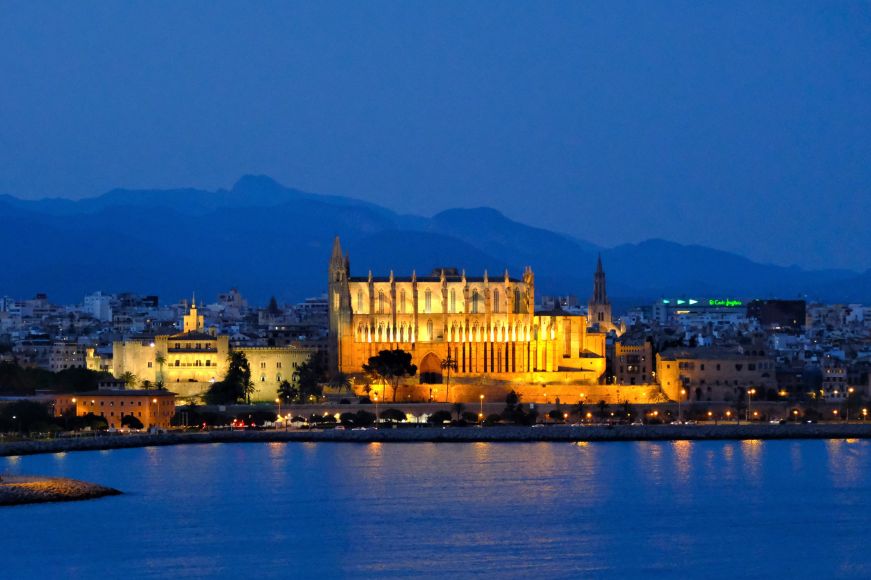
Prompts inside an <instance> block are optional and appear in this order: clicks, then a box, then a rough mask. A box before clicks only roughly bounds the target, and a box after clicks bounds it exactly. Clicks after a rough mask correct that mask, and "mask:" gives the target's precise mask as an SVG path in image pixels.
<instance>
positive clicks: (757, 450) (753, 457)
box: [741, 439, 764, 484]
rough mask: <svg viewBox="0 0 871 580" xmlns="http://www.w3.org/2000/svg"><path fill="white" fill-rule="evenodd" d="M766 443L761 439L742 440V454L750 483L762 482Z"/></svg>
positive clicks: (745, 471) (745, 473)
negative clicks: (764, 446) (763, 453)
mask: <svg viewBox="0 0 871 580" xmlns="http://www.w3.org/2000/svg"><path fill="white" fill-rule="evenodd" d="M763 445H764V443H763V442H762V441H761V440H759V439H744V440H743V441H741V456H742V462H743V467H744V475H745V476H746V478H747V480H748V483H753V484H759V483H760V470H761V463H762V449H763Z"/></svg>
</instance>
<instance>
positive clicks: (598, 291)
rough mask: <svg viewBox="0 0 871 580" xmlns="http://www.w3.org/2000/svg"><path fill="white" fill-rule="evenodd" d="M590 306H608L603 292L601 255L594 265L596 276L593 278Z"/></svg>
mask: <svg viewBox="0 0 871 580" xmlns="http://www.w3.org/2000/svg"><path fill="white" fill-rule="evenodd" d="M591 303H592V304H608V293H607V292H606V290H605V270H604V269H603V268H602V254H599V259H598V261H597V263H596V274H595V275H594V276H593V299H592V301H591Z"/></svg>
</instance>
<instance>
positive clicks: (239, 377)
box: [224, 350, 254, 405]
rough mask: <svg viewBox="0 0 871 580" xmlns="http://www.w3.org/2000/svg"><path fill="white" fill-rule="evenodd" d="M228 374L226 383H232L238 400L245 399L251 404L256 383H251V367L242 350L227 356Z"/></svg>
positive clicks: (233, 351)
mask: <svg viewBox="0 0 871 580" xmlns="http://www.w3.org/2000/svg"><path fill="white" fill-rule="evenodd" d="M227 362H228V363H229V365H228V366H227V374H226V375H225V376H224V382H227V383H230V385H231V386H232V388H233V390H234V391H235V392H236V393H237V396H236V399H237V400H238V399H244V401H245V402H246V403H248V404H249V405H250V404H251V395H252V394H253V393H254V383H253V382H252V381H251V365H250V364H248V358H247V357H246V356H245V353H244V352H242V351H241V350H231V351H230V353H229V354H228V355H227Z"/></svg>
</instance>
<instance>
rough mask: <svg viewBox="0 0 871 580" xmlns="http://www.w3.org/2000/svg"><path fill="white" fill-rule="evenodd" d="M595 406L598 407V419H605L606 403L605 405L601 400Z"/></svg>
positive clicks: (606, 414)
mask: <svg viewBox="0 0 871 580" xmlns="http://www.w3.org/2000/svg"><path fill="white" fill-rule="evenodd" d="M597 406H598V407H599V418H600V419H604V418H605V417H607V416H608V403H606V402H605V401H604V399H603V400H601V401H599V402H598V403H597Z"/></svg>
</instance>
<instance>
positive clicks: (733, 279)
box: [0, 176, 871, 303]
mask: <svg viewBox="0 0 871 580" xmlns="http://www.w3.org/2000/svg"><path fill="white" fill-rule="evenodd" d="M337 234H338V235H340V236H341V238H342V245H343V247H344V248H345V250H346V251H348V252H350V257H351V270H352V273H354V274H356V275H365V274H366V272H367V271H368V270H369V269H372V270H373V271H374V272H375V273H381V274H385V273H386V272H387V271H388V270H389V269H393V270H395V271H396V273H397V274H398V275H408V274H410V272H411V270H412V269H416V270H417V271H418V273H428V272H429V271H430V270H431V269H432V268H434V267H436V266H446V265H455V266H457V267H459V268H465V269H466V271H467V272H469V273H470V274H480V273H481V272H482V271H483V270H484V269H485V268H486V269H488V270H489V271H490V273H491V274H493V275H499V274H501V273H502V271H503V270H504V269H505V268H508V269H509V270H510V271H512V272H513V273H514V274H519V273H520V271H521V269H522V268H523V266H526V265H530V266H532V267H533V269H534V270H535V274H536V286H537V291H538V292H539V293H561V294H565V293H572V294H577V295H578V296H579V297H581V299H584V300H585V299H586V298H587V296H588V294H589V292H590V291H591V288H592V273H593V270H594V267H595V260H596V256H597V254H598V253H601V254H602V257H603V260H604V263H605V269H606V272H607V275H608V290H609V293H610V295H611V296H612V297H613V298H614V299H615V300H619V299H621V298H624V299H630V298H631V299H632V300H652V299H655V298H657V297H659V296H663V295H678V294H684V295H718V296H720V295H724V296H725V295H728V296H740V297H744V298H753V297H775V296H777V297H785V298H789V297H796V296H800V295H802V296H804V295H807V296H809V297H811V298H816V299H823V300H827V301H866V302H868V301H871V271H869V272H865V273H862V274H860V273H856V272H850V271H844V270H824V271H807V270H803V269H800V268H794V267H793V268H784V267H780V266H773V265H766V264H759V263H755V262H752V261H751V260H748V259H746V258H743V257H741V256H738V255H735V254H731V253H728V252H723V251H719V250H714V249H710V248H705V247H701V246H684V245H680V244H675V243H672V242H667V241H663V240H648V241H645V242H642V243H639V244H626V245H622V246H618V247H616V248H611V249H606V248H599V247H597V246H596V245H595V244H592V243H589V242H586V241H583V240H581V239H579V238H575V237H572V236H568V235H563V234H559V233H555V232H551V231H548V230H545V229H541V228H535V227H531V226H527V225H525V224H522V223H519V222H516V221H513V220H510V219H508V218H506V217H505V216H504V215H502V214H501V213H499V212H498V211H496V210H494V209H491V208H475V209H450V210H447V211H443V212H441V213H438V214H436V215H435V216H432V217H423V216H413V215H401V214H398V213H396V212H394V211H392V210H390V209H387V208H384V207H381V206H378V205H375V204H371V203H367V202H363V201H360V200H355V199H351V198H347V197H342V196H337V195H320V194H314V193H307V192H303V191H299V190H296V189H292V188H288V187H284V186H283V185H281V184H279V183H277V182H275V181H274V180H272V179H270V178H268V177H264V176H244V177H242V178H241V179H240V180H239V181H238V182H237V183H236V184H235V185H234V186H233V187H232V188H231V189H229V190H224V189H221V190H218V191H204V190H198V189H173V190H122V189H116V190H112V191H110V192H108V193H105V194H103V195H101V196H99V197H94V198H88V199H83V200H78V201H71V200H61V199H44V200H37V201H30V200H21V199H18V198H15V197H12V196H0V243H2V244H3V245H2V247H4V248H6V251H5V252H3V254H2V256H0V295H9V296H16V297H26V296H29V295H32V294H34V293H36V292H39V291H44V292H47V293H48V294H49V296H50V298H52V299H54V300H56V301H60V302H78V301H81V299H82V296H83V295H84V294H86V293H90V292H93V291H95V290H98V289H101V290H104V291H107V292H119V291H128V290H129V291H133V292H139V293H158V294H160V295H161V296H162V297H163V298H164V299H165V300H175V299H177V298H179V297H182V296H187V295H189V294H190V293H191V292H192V291H194V290H195V291H196V292H197V293H198V294H200V295H203V296H214V295H216V294H217V293H218V292H221V291H224V290H226V289H228V288H230V287H231V286H235V287H238V288H239V289H240V291H242V292H243V294H245V295H246V296H248V297H249V298H250V299H251V300H253V301H254V302H257V303H265V301H266V300H268V298H269V296H271V295H273V294H274V295H275V296H277V297H278V298H279V299H280V300H285V301H290V300H300V299H302V298H305V297H307V296H312V295H317V294H321V293H323V292H324V290H325V283H326V268H327V260H328V258H329V252H330V247H331V244H332V240H333V237H334V236H335V235H337Z"/></svg>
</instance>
